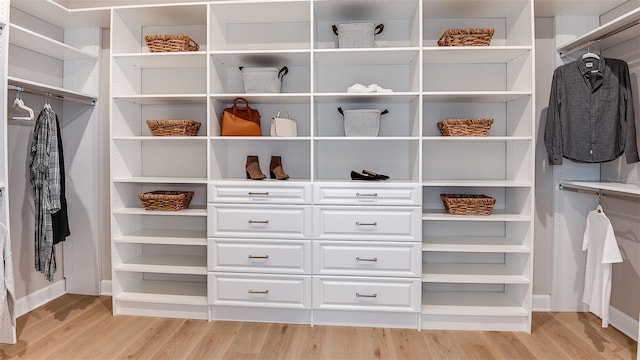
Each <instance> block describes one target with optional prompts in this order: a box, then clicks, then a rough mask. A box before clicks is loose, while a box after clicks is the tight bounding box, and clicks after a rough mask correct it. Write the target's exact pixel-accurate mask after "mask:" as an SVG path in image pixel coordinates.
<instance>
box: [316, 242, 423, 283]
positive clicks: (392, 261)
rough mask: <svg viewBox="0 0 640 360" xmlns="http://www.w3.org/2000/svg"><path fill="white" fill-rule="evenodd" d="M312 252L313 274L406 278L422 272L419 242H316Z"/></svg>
mask: <svg viewBox="0 0 640 360" xmlns="http://www.w3.org/2000/svg"><path fill="white" fill-rule="evenodd" d="M313 255H314V261H313V266H314V269H313V273H314V274H321V275H358V276H406V277H419V276H420V274H421V263H422V247H421V244H419V243H379V244H373V245H370V244H359V243H357V242H338V241H324V242H315V243H314V244H313Z"/></svg>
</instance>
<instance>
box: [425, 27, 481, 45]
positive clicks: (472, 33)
mask: <svg viewBox="0 0 640 360" xmlns="http://www.w3.org/2000/svg"><path fill="white" fill-rule="evenodd" d="M493 33H494V29H448V30H447V31H445V32H444V33H443V34H442V36H441V37H440V39H439V40H438V45H439V46H489V44H490V43H491V38H492V37H493Z"/></svg>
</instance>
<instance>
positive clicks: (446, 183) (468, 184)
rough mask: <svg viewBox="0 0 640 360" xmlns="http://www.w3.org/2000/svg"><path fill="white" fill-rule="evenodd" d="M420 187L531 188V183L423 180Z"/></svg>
mask: <svg viewBox="0 0 640 360" xmlns="http://www.w3.org/2000/svg"><path fill="white" fill-rule="evenodd" d="M422 186H429V187H454V186H456V187H457V186H460V187H523V188H526V187H531V186H532V184H531V182H523V181H513V180H448V179H444V180H424V181H423V182H422Z"/></svg>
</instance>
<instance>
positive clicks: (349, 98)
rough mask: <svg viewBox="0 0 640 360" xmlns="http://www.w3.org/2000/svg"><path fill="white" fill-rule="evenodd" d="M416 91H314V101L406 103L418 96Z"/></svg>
mask: <svg viewBox="0 0 640 360" xmlns="http://www.w3.org/2000/svg"><path fill="white" fill-rule="evenodd" d="M418 95H419V93H418V92H392V93H347V92H338V93H316V94H315V95H314V97H315V100H316V102H319V103H345V102H346V103H349V102H357V103H372V104H375V103H379V102H390V103H408V102H411V100H413V99H416V98H417V97H418Z"/></svg>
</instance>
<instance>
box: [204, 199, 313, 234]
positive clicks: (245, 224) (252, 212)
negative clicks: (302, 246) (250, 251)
mask: <svg viewBox="0 0 640 360" xmlns="http://www.w3.org/2000/svg"><path fill="white" fill-rule="evenodd" d="M207 233H208V236H209V237H234V238H235V237H240V238H269V239H273V238H277V239H305V238H309V237H310V235H311V206H309V205H301V206H296V205H271V206H265V205H255V206H252V205H233V204H215V205H212V204H209V205H208V216H207Z"/></svg>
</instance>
